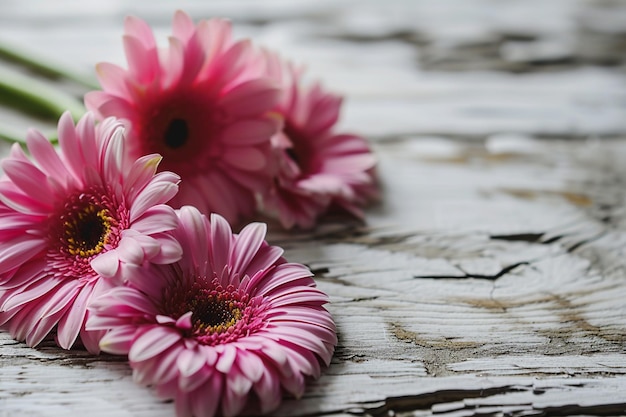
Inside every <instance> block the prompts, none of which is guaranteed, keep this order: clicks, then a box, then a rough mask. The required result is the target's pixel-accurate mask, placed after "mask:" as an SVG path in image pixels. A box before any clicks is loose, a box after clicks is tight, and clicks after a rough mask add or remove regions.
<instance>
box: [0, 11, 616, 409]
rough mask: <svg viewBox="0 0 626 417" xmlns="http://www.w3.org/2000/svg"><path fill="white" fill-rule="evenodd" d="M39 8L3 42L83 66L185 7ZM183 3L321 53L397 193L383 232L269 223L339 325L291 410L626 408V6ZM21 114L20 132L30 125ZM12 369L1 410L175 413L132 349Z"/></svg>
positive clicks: (17, 364) (15, 348) (35, 356)
mask: <svg viewBox="0 0 626 417" xmlns="http://www.w3.org/2000/svg"><path fill="white" fill-rule="evenodd" d="M24 4H25V5H27V6H28V5H30V7H26V6H24V7H23V5H24ZM34 4H35V2H32V1H25V2H20V3H19V5H18V3H11V2H8V3H7V4H3V5H2V6H0V8H4V13H3V14H2V17H0V23H2V25H0V39H5V40H9V41H12V42H15V43H18V44H19V43H20V42H21V43H22V44H24V45H25V47H28V48H29V49H31V50H33V51H35V52H37V51H38V52H39V53H43V54H49V55H54V56H55V57H56V58H58V59H61V60H63V61H64V62H66V63H67V62H69V63H70V65H72V66H73V67H74V68H76V69H77V70H84V71H85V73H88V71H89V68H90V67H91V66H92V65H93V64H94V63H95V62H97V61H102V60H112V61H118V62H120V63H122V62H123V61H122V60H121V57H122V55H121V51H122V49H121V41H120V37H121V16H123V15H124V14H126V13H133V14H137V15H139V16H141V17H143V18H146V19H148V21H149V22H150V23H151V24H153V25H154V26H155V28H156V30H157V33H158V34H161V33H162V34H163V36H164V35H165V34H166V33H167V31H168V26H169V19H170V15H171V12H172V10H171V4H170V3H168V2H165V1H158V2H154V3H153V4H152V5H151V6H150V7H148V6H141V5H134V6H132V7H131V6H122V5H121V3H119V4H117V3H111V4H112V5H110V6H103V5H101V6H98V7H100V9H97V8H95V9H94V8H92V7H95V6H86V5H82V6H78V3H75V2H72V1H67V0H64V1H62V2H61V6H64V7H62V9H64V10H69V11H70V12H68V13H67V14H65V13H61V12H60V11H58V10H56V9H55V8H52V7H50V6H47V7H42V8H40V9H33V5H34ZM357 4H358V5H357ZM185 9H186V10H188V11H189V12H190V13H191V14H192V15H193V16H194V17H195V18H200V17H208V16H211V15H221V16H228V17H231V18H233V20H234V22H235V28H236V31H238V33H240V34H241V35H244V36H252V37H254V39H255V40H256V41H258V42H259V43H263V44H266V45H268V46H271V47H274V48H280V49H281V51H283V54H284V55H286V56H290V57H293V58H294V59H295V60H297V61H300V62H306V63H307V64H308V66H309V68H310V71H311V73H312V75H314V76H316V77H321V78H322V79H323V80H324V82H325V85H327V86H328V88H331V89H334V90H338V91H341V92H343V93H345V94H346V95H347V101H346V103H345V112H344V115H343V116H344V117H343V119H342V122H341V123H342V126H343V127H344V128H345V129H348V130H352V131H357V132H359V133H361V134H363V135H365V136H367V137H368V138H370V139H371V141H372V143H373V147H374V150H375V152H376V154H377V156H378V157H379V179H380V183H381V188H382V190H383V196H382V199H381V201H380V202H379V203H378V204H376V205H374V206H372V207H370V208H369V209H368V211H367V218H366V222H365V223H360V222H357V221H354V220H351V219H345V218H337V217H328V218H327V219H325V220H324V222H323V223H322V224H321V225H320V227H318V228H317V229H315V230H314V231H311V232H289V233H288V232H285V231H283V230H281V229H280V228H279V227H278V225H277V224H275V223H274V222H273V221H272V220H268V219H263V220H267V221H269V224H270V233H269V236H268V238H269V240H270V242H271V243H273V244H277V245H281V246H283V247H284V248H285V249H286V256H287V257H288V258H289V259H290V260H292V261H296V262H302V263H305V264H306V265H308V266H309V267H310V268H311V269H312V270H313V271H314V272H315V274H316V280H317V282H318V285H319V287H320V288H321V289H323V290H324V291H326V292H327V293H328V294H329V295H330V296H331V301H332V302H331V304H330V306H329V309H330V311H331V313H332V314H333V317H334V318H335V320H336V323H337V325H338V333H339V345H338V347H337V350H336V353H335V356H334V358H333V361H332V364H331V366H330V367H329V368H328V369H326V371H325V372H324V375H323V376H322V378H320V379H319V380H318V381H311V382H310V384H309V387H308V389H307V391H306V393H305V395H304V397H303V398H302V399H300V400H294V399H287V398H286V399H285V402H284V404H283V405H282V406H281V408H280V409H279V410H278V411H277V412H276V413H275V415H277V416H323V415H326V416H337V417H339V416H355V415H357V416H426V415H442V416H474V415H476V416H479V415H481V416H484V415H494V416H495V415H511V416H513V415H514V416H521V415H598V416H605V415H623V414H626V303H625V301H624V300H626V262H625V257H624V248H625V244H626V209H625V207H626V193H625V192H624V189H625V184H626V168H625V165H624V164H623V161H624V160H625V159H626V117H625V116H626V105H625V103H626V83H625V81H626V71H625V70H624V65H625V62H626V61H625V57H626V54H624V52H626V43H625V42H624V39H625V38H624V36H625V35H626V29H625V28H626V24H624V23H625V22H626V7H625V5H624V3H622V2H618V1H556V0H555V1H551V2H543V1H539V0H533V1H525V2H517V1H512V0H510V1H500V2H497V3H493V2H490V1H487V0H468V1H450V2H438V1H436V0H430V1H421V2H410V1H401V0H394V1H385V2H377V1H374V0H368V1H362V2H353V1H348V0H344V1H338V2H313V1H301V2H293V3H292V2H282V1H266V2H263V6H261V5H259V4H258V3H255V2H249V1H245V0H237V1H230V2H222V3H219V2H218V3H215V4H208V3H207V4H205V3H204V2H200V1H191V2H187V3H185ZM42 23H45V25H42ZM34 27H37V29H34ZM163 39H164V38H163ZM163 39H162V40H163ZM94 45H97V48H94ZM12 116H13V113H11V112H8V111H4V110H3V111H2V112H0V122H7V123H11V124H13V126H14V127H16V128H22V127H24V128H25V127H26V125H29V124H30V123H31V120H32V119H31V118H29V117H25V116H19V117H15V118H14V117H12ZM32 123H33V124H35V125H37V126H43V127H46V126H48V127H51V126H53V124H51V123H50V122H47V121H32ZM3 149H4V152H6V149H7V148H6V147H5V148H3ZM0 368H1V372H0V416H1V417H8V416H18V415H19V416H61V415H63V416H65V415H68V413H69V415H78V414H79V413H81V414H86V413H89V414H90V415H92V416H99V415H103V416H104V415H107V416H111V415H114V416H138V417H139V416H151V417H153V416H154V417H160V416H163V417H165V416H173V415H174V411H173V410H174V408H173V404H172V403H164V402H162V401H160V400H159V399H157V398H156V396H155V395H154V393H153V392H152V391H151V390H149V389H145V388H141V387H138V386H136V385H134V384H133V382H132V377H131V374H130V370H129V368H128V366H127V364H126V362H125V360H124V358H119V357H114V356H108V355H102V356H99V357H93V356H90V355H88V354H87V353H85V352H83V351H80V350H76V351H69V352H68V351H63V350H61V349H59V348H56V347H55V346H54V343H53V342H52V341H46V342H44V343H43V345H42V346H41V347H39V348H37V349H31V348H28V347H26V346H25V345H24V344H23V343H18V342H15V341H13V340H12V339H11V338H10V336H9V335H8V334H6V333H0Z"/></svg>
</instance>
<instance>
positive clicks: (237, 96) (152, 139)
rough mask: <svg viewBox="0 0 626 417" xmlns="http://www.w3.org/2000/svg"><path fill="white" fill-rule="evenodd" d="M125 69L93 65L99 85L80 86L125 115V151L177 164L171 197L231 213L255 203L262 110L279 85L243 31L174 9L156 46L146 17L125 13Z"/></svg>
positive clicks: (102, 105) (263, 136) (96, 106)
mask: <svg viewBox="0 0 626 417" xmlns="http://www.w3.org/2000/svg"><path fill="white" fill-rule="evenodd" d="M124 47H125V52H126V58H127V61H128V67H129V68H128V70H125V69H122V68H120V67H118V66H115V65H113V64H109V63H101V64H98V66H97V72H98V77H99V80H100V84H101V85H102V88H103V91H93V92H90V93H88V94H87V95H86V96H85V104H86V106H87V108H89V109H91V110H93V111H94V112H96V114H97V115H99V116H100V117H107V116H116V117H120V118H124V119H127V120H128V121H129V122H130V125H131V128H130V130H129V133H128V137H127V140H128V143H129V147H128V151H129V152H130V154H131V155H132V156H133V157H137V156H140V155H144V154H148V153H152V152H155V153H159V154H161V155H163V163H162V164H161V168H162V169H165V170H171V171H173V172H176V173H178V174H180V176H181V178H182V182H181V186H180V192H179V193H178V195H177V196H176V197H174V199H172V201H171V202H170V204H171V205H172V206H174V207H180V206H181V205H184V204H189V205H194V206H196V207H198V208H199V209H200V210H201V211H202V212H203V213H205V214H208V213H211V212H216V213H220V214H222V215H223V216H224V217H226V218H227V219H228V221H230V222H231V223H232V222H236V221H238V220H239V219H240V218H242V217H244V216H250V215H252V214H253V213H254V211H255V210H256V200H255V193H257V192H259V191H260V190H263V189H265V188H266V187H267V186H268V184H269V181H270V180H271V178H270V177H271V172H270V171H271V165H270V156H271V145H270V138H271V136H272V135H274V134H275V133H276V132H277V131H278V130H279V129H280V123H281V121H280V118H279V117H277V116H276V114H272V113H270V112H269V111H270V110H271V109H272V108H273V107H274V106H275V105H276V103H277V100H278V96H279V90H278V87H277V86H276V84H275V83H274V82H272V80H271V79H269V77H267V75H266V74H265V70H264V68H265V66H264V63H263V56H262V54H261V53H260V51H257V50H256V49H254V48H253V46H252V45H251V43H250V41H248V40H240V41H235V40H233V39H232V36H231V25H230V23H229V22H228V21H226V20H222V19H211V20H203V21H200V22H199V23H198V24H197V25H194V23H193V22H192V20H191V19H190V17H189V16H188V15H187V14H185V13H184V12H182V11H178V12H176V14H175V15H174V21H173V34H172V36H171V37H170V38H169V47H168V48H165V49H160V50H159V49H157V46H156V43H155V39H154V35H153V33H152V31H151V29H150V27H149V26H148V25H147V24H146V23H145V22H144V21H143V20H140V19H138V18H135V17H128V18H126V21H125V36H124Z"/></svg>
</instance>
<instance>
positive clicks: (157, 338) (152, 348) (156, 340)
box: [128, 326, 181, 362]
mask: <svg viewBox="0 0 626 417" xmlns="http://www.w3.org/2000/svg"><path fill="white" fill-rule="evenodd" d="M180 340H181V336H180V334H178V332H176V331H174V330H170V329H167V328H161V327H158V326H154V327H152V328H151V329H150V330H148V331H147V332H145V333H144V334H142V335H141V336H140V337H139V338H138V339H137V340H135V341H134V342H133V346H132V347H131V349H130V351H129V352H128V359H129V360H131V361H133V362H141V361H145V360H148V359H150V358H153V357H154V356H156V355H158V354H160V353H162V352H164V351H165V350H167V349H168V348H170V347H171V346H172V345H174V344H175V343H177V342H179V341H180Z"/></svg>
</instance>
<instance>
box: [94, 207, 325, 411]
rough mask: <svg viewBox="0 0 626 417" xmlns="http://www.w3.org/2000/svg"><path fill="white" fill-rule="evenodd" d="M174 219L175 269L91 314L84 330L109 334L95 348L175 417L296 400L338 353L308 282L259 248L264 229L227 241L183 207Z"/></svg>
mask: <svg viewBox="0 0 626 417" xmlns="http://www.w3.org/2000/svg"><path fill="white" fill-rule="evenodd" d="M179 219H180V220H179V227H178V229H177V230H176V231H175V236H176V238H177V239H178V240H179V242H180V243H181V245H182V247H183V252H184V257H183V258H182V259H181V260H180V261H179V262H178V263H176V264H173V265H162V266H159V265H145V266H143V267H138V268H136V269H137V270H136V271H135V273H134V277H133V279H132V280H131V281H130V282H129V284H128V286H126V287H117V288H114V289H113V290H111V291H110V292H109V293H107V294H105V295H103V296H102V297H101V298H100V299H99V300H98V301H96V302H95V303H94V304H93V306H92V310H91V311H92V313H94V314H93V315H92V316H91V317H90V320H89V322H88V324H87V326H88V328H90V329H95V330H104V329H112V330H110V332H109V333H107V334H106V335H105V336H104V337H103V339H102V341H101V343H100V346H101V348H102V349H103V350H104V351H107V352H111V353H115V354H128V357H129V360H130V365H131V367H132V368H133V375H134V377H135V379H136V380H137V381H138V382H139V383H140V384H145V385H154V386H156V388H157V392H158V393H159V394H160V395H161V396H163V397H165V398H173V399H174V400H175V402H176V411H177V415H178V416H179V417H187V416H192V415H193V416H195V417H210V416H213V415H214V414H215V413H216V412H218V409H220V411H221V413H222V414H223V415H225V416H234V415H236V414H238V413H240V412H241V411H242V409H243V408H244V406H245V405H246V404H248V407H251V408H252V410H254V412H255V413H257V412H262V413H266V412H268V411H271V410H273V409H275V408H276V407H277V406H278V405H279V403H280V400H281V396H282V391H287V392H289V393H291V394H293V395H294V396H296V397H298V396H300V395H301V394H302V393H303V390H304V386H305V378H306V377H307V376H310V377H319V375H320V363H324V364H326V365H328V364H329V362H330V359H331V356H332V353H333V350H334V346H335V345H336V343H337V338H336V330H335V325H334V323H333V321H332V318H331V316H330V314H329V313H328V311H327V310H326V309H325V308H324V307H323V305H324V304H326V303H327V302H328V298H327V296H326V295H325V294H324V293H323V292H321V291H320V290H318V289H316V288H315V283H314V281H313V279H312V278H311V272H310V271H309V270H308V269H307V268H306V267H304V266H303V265H300V264H294V263H287V262H286V261H285V259H284V258H283V257H282V253H283V251H282V249H280V248H278V247H275V246H270V245H268V244H267V243H266V242H265V240H264V237H265V232H266V226H265V224H263V223H256V224H251V225H248V226H246V227H245V228H244V229H243V230H242V231H241V233H240V234H239V235H233V234H232V231H231V229H230V227H229V225H228V223H227V222H226V221H225V220H224V219H223V218H222V217H220V216H219V215H217V214H213V215H212V216H211V222H210V223H209V221H208V220H207V218H206V217H204V216H203V215H201V214H200V212H198V211H197V210H196V209H195V208H193V207H189V206H186V207H183V208H181V209H180V211H179Z"/></svg>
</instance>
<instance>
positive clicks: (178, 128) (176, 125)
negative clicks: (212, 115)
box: [163, 119, 189, 149]
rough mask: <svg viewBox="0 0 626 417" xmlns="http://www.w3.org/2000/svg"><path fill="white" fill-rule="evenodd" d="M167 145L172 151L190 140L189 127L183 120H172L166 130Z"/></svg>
mask: <svg viewBox="0 0 626 417" xmlns="http://www.w3.org/2000/svg"><path fill="white" fill-rule="evenodd" d="M163 136H164V140H165V145H166V146H167V147H168V148H171V149H178V148H180V147H182V146H183V145H185V143H187V139H189V126H188V125H187V122H186V121H185V120H183V119H172V121H170V124H169V125H168V126H167V128H166V129H165V134H164V135H163Z"/></svg>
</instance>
